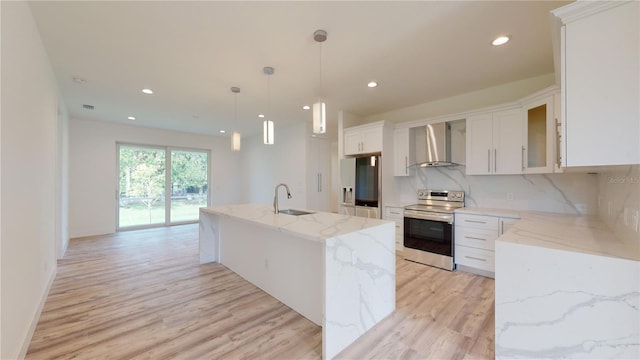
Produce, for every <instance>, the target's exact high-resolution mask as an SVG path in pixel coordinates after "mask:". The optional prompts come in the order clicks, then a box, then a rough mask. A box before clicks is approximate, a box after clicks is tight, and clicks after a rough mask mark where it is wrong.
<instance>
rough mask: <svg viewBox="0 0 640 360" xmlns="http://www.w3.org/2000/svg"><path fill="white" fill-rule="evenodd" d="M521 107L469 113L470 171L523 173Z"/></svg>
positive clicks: (471, 172)
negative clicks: (476, 113)
mask: <svg viewBox="0 0 640 360" xmlns="http://www.w3.org/2000/svg"><path fill="white" fill-rule="evenodd" d="M523 134H524V121H523V115H522V109H513V110H505V111H497V112H493V113H487V114H482V115H476V116H469V117H467V140H466V153H467V166H466V168H467V175H490V174H521V173H522V168H523V166H522V165H523V159H522V153H523V151H522V147H523Z"/></svg>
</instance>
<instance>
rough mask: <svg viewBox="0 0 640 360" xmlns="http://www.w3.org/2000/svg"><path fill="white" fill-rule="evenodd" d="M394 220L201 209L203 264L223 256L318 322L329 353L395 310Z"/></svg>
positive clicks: (254, 208) (251, 207) (247, 207)
mask: <svg viewBox="0 0 640 360" xmlns="http://www.w3.org/2000/svg"><path fill="white" fill-rule="evenodd" d="M395 259H396V257H395V223H393V222H390V221H383V220H377V219H367V218H361V217H354V216H347V215H338V214H331V213H323V212H316V213H314V214H308V215H301V216H293V215H286V214H274V213H273V208H272V207H271V206H268V205H256V204H243V205H229V206H216V207H209V208H201V209H200V262H201V263H207V262H214V261H217V262H220V263H222V264H224V265H225V266H227V267H228V268H229V269H231V270H233V271H234V272H236V273H237V274H239V275H240V276H242V277H243V278H245V279H246V280H248V281H250V282H251V283H253V284H254V285H256V286H258V287H259V288H261V289H262V290H264V291H266V292H267V293H269V294H271V295H272V296H274V297H275V298H277V299H278V300H280V301H281V302H282V303H284V304H286V305H287V306H289V307H290V308H292V309H293V310H295V311H297V312H298V313H300V314H301V315H303V316H305V317H306V318H307V319H309V320H311V321H313V322H314V323H316V324H318V325H320V326H322V355H323V358H324V359H331V358H333V357H334V356H335V355H336V354H338V353H339V352H340V351H342V350H343V349H344V348H345V347H347V346H348V345H350V344H351V343H353V342H354V341H355V340H356V339H357V338H359V337H360V336H362V334H364V333H365V332H366V331H368V330H369V329H371V327H373V326H374V325H375V324H377V323H378V322H380V321H381V320H382V319H383V318H385V317H386V316H388V315H389V314H391V313H392V312H393V310H394V309H395V270H396V267H395Z"/></svg>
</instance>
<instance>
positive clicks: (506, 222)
mask: <svg viewBox="0 0 640 360" xmlns="http://www.w3.org/2000/svg"><path fill="white" fill-rule="evenodd" d="M518 220H520V219H511V218H500V235H502V234H504V233H505V232H507V230H509V229H510V228H511V226H513V224H515V223H517V222H518Z"/></svg>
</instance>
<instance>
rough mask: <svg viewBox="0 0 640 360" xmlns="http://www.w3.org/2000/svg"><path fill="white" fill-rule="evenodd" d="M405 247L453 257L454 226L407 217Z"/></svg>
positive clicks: (405, 221) (447, 223)
mask: <svg viewBox="0 0 640 360" xmlns="http://www.w3.org/2000/svg"><path fill="white" fill-rule="evenodd" d="M404 247H406V248H410V249H416V250H420V251H426V252H430V253H434V254H439V255H444V256H449V257H453V224H451V223H449V221H442V220H428V219H418V218H414V217H407V216H405V217H404Z"/></svg>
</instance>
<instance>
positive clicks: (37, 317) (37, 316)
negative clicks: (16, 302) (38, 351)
mask: <svg viewBox="0 0 640 360" xmlns="http://www.w3.org/2000/svg"><path fill="white" fill-rule="evenodd" d="M57 273H58V267H57V265H56V266H54V267H53V271H52V272H51V276H50V277H49V281H48V282H47V287H46V288H45V291H44V294H43V295H42V299H40V304H39V305H38V310H37V311H36V313H35V315H34V317H33V319H31V325H29V330H28V331H27V336H26V338H25V339H24V342H23V343H22V348H21V349H20V353H19V354H18V359H24V358H25V357H26V356H27V351H28V350H29V345H30V344H31V338H32V337H33V333H34V332H35V331H36V327H37V326H38V321H39V320H40V314H42V310H43V309H44V304H45V303H46V302H47V298H48V297H49V291H51V286H52V285H53V280H55V278H56V274H57Z"/></svg>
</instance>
